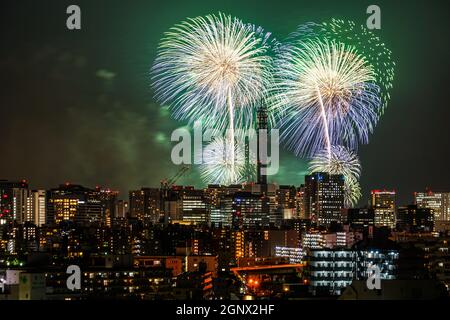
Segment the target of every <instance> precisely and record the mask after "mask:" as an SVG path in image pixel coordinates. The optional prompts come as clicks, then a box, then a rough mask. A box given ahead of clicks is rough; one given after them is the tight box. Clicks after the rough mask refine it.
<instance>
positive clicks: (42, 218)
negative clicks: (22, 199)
mask: <svg viewBox="0 0 450 320" xmlns="http://www.w3.org/2000/svg"><path fill="white" fill-rule="evenodd" d="M32 199H33V219H34V224H35V225H37V226H38V227H40V226H42V225H44V224H45V223H46V217H47V211H46V203H47V195H46V191H45V190H33V191H32Z"/></svg>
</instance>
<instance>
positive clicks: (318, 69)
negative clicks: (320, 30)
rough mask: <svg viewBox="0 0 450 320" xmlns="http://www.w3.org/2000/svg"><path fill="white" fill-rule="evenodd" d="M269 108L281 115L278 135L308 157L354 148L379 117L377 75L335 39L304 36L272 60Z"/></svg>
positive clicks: (358, 55) (365, 136)
mask: <svg viewBox="0 0 450 320" xmlns="http://www.w3.org/2000/svg"><path fill="white" fill-rule="evenodd" d="M275 64H276V66H277V67H276V70H275V72H276V75H275V82H276V86H275V90H274V95H273V97H272V99H273V100H272V101H273V103H272V105H271V111H272V112H275V113H277V114H279V115H280V117H281V119H282V121H281V122H280V124H281V128H282V139H283V140H284V141H285V142H286V143H287V145H288V147H289V148H290V149H292V150H293V151H294V152H295V153H296V154H297V155H303V156H306V157H310V156H313V155H315V154H316V153H317V152H318V151H320V150H321V149H323V148H326V149H327V151H328V154H329V156H330V155H331V145H344V146H348V147H349V148H351V149H356V148H357V146H358V143H359V142H361V143H367V142H368V137H369V134H370V133H371V132H372V130H373V128H374V126H375V124H376V122H377V120H378V108H379V107H380V98H379V96H378V93H379V88H378V86H377V85H376V83H375V82H374V81H375V73H374V70H373V68H372V67H371V66H370V65H369V64H368V62H367V61H366V59H365V58H364V56H362V55H361V54H359V53H358V51H357V50H356V49H355V48H354V47H353V46H349V45H345V44H343V43H338V42H336V41H329V40H327V39H325V40H319V39H317V38H314V39H306V40H302V41H297V42H295V43H294V44H292V45H288V46H285V47H284V48H282V49H281V50H280V53H279V55H278V59H277V61H276V63H275Z"/></svg>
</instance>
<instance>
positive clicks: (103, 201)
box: [95, 187, 119, 227]
mask: <svg viewBox="0 0 450 320" xmlns="http://www.w3.org/2000/svg"><path fill="white" fill-rule="evenodd" d="M95 195H96V197H97V198H98V199H99V200H100V205H101V210H102V213H101V218H100V220H101V223H102V224H104V225H106V226H109V227H110V226H111V222H112V218H114V217H115V216H116V204H117V197H118V195H119V192H118V191H113V190H110V189H103V188H100V187H96V188H95Z"/></svg>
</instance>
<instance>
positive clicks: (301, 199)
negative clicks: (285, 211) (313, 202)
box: [295, 185, 307, 219]
mask: <svg viewBox="0 0 450 320" xmlns="http://www.w3.org/2000/svg"><path fill="white" fill-rule="evenodd" d="M295 207H296V210H297V217H298V218H299V219H307V217H306V208H305V186H304V185H301V186H300V187H299V188H297V194H296V195H295Z"/></svg>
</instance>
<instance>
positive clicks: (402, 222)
mask: <svg viewBox="0 0 450 320" xmlns="http://www.w3.org/2000/svg"><path fill="white" fill-rule="evenodd" d="M397 228H398V229H400V230H402V231H408V232H420V231H422V232H431V231H433V228H434V214H433V211H432V209H430V208H419V207H418V206H417V205H409V206H407V207H400V208H398V210H397Z"/></svg>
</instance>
